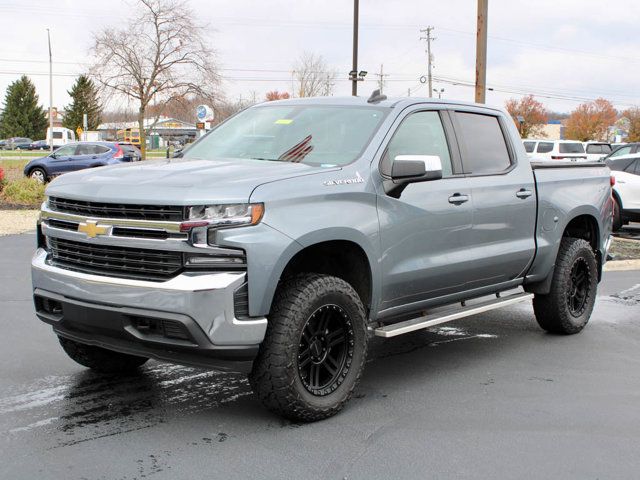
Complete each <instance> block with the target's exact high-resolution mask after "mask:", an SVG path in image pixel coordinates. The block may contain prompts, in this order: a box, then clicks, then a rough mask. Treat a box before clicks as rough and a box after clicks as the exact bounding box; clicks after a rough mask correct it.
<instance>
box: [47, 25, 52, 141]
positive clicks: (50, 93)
mask: <svg viewBox="0 0 640 480" xmlns="http://www.w3.org/2000/svg"><path fill="white" fill-rule="evenodd" d="M47 41H48V42H49V135H48V136H50V137H51V140H49V139H47V140H49V151H50V152H53V57H52V56H51V35H50V34H49V29H48V28H47Z"/></svg>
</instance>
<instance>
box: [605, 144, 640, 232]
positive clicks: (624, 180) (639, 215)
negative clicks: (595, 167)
mask: <svg viewBox="0 0 640 480" xmlns="http://www.w3.org/2000/svg"><path fill="white" fill-rule="evenodd" d="M606 163H607V166H608V167H609V168H610V169H611V175H613V176H614V177H615V179H616V183H615V185H614V186H613V198H614V199H615V201H616V203H615V206H614V214H613V215H614V218H613V229H614V230H619V229H620V228H621V227H622V226H623V225H625V224H627V223H629V222H630V221H631V222H637V221H640V155H635V156H632V155H624V156H621V157H614V158H611V159H609V160H607V161H606Z"/></svg>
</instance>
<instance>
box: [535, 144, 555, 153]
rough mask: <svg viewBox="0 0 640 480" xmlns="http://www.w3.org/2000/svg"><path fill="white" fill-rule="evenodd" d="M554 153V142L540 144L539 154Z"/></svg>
mask: <svg viewBox="0 0 640 480" xmlns="http://www.w3.org/2000/svg"><path fill="white" fill-rule="evenodd" d="M551 151H553V142H540V143H539V144H538V150H537V153H549V152H551Z"/></svg>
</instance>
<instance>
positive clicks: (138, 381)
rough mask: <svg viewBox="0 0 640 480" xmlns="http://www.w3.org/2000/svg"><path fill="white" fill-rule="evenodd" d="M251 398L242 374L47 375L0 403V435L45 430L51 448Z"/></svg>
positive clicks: (160, 370)
mask: <svg viewBox="0 0 640 480" xmlns="http://www.w3.org/2000/svg"><path fill="white" fill-rule="evenodd" d="M250 394H251V388H250V386H249V383H248V381H247V379H246V375H242V374H234V373H226V372H216V371H209V370H201V369H197V368H190V367H183V366H178V365H169V364H155V365H153V364H152V365H151V366H149V367H146V368H143V369H141V370H140V372H139V373H137V374H133V375H127V376H114V375H99V374H96V373H93V372H91V371H89V370H87V371H83V372H81V373H78V374H76V375H68V376H51V377H46V378H44V379H42V380H41V381H40V382H37V383H36V384H33V385H26V386H23V387H22V388H21V391H20V392H16V393H14V394H12V395H9V396H5V397H2V398H0V431H3V432H4V433H5V434H8V435H21V434H26V433H28V432H33V433H37V432H38V431H42V430H44V429H46V430H47V431H48V432H50V433H52V434H53V436H54V437H55V439H56V440H55V442H54V444H53V445H52V447H53V448H55V447H61V446H65V445H73V444H77V443H81V442H85V441H88V440H93V439H96V438H102V437H108V436H111V435H117V434H120V433H125V432H129V431H134V430H141V429H145V428H149V427H153V426H155V425H158V424H161V423H164V422H166V421H168V420H170V419H171V418H174V417H175V416H180V415H184V414H188V413H191V412H196V411H202V410H206V409H210V408H215V407H219V406H222V405H224V404H227V403H229V402H233V401H234V400H236V399H238V398H240V397H243V396H247V395H250Z"/></svg>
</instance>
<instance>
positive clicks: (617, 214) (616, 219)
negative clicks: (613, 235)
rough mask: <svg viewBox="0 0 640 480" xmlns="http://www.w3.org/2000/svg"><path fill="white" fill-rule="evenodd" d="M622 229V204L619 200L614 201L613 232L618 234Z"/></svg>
mask: <svg viewBox="0 0 640 480" xmlns="http://www.w3.org/2000/svg"><path fill="white" fill-rule="evenodd" d="M621 228H622V212H621V211H620V203H618V199H616V198H614V199H613V227H612V229H613V231H614V232H617V231H618V230H620V229H621Z"/></svg>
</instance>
